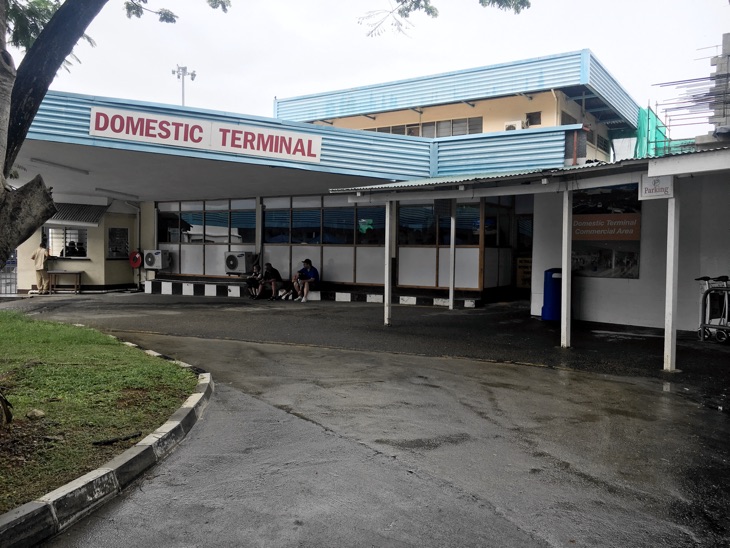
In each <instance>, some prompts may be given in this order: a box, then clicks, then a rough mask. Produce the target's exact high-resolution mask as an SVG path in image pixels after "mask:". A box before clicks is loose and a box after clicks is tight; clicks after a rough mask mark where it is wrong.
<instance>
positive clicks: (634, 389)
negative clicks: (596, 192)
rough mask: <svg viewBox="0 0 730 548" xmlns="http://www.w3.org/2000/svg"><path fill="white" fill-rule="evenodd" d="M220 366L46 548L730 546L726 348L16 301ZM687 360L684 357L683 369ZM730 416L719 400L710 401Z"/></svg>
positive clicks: (312, 315) (328, 313) (342, 312)
mask: <svg viewBox="0 0 730 548" xmlns="http://www.w3.org/2000/svg"><path fill="white" fill-rule="evenodd" d="M0 306H2V307H4V308H6V307H12V308H18V309H21V310H24V311H26V312H27V313H30V314H33V315H34V316H36V317H38V318H40V319H49V320H57V321H66V322H72V323H83V324H85V325H89V326H92V327H96V328H99V329H102V330H104V331H107V332H110V333H113V334H115V335H117V336H119V337H120V338H122V339H125V340H129V341H131V342H135V343H137V344H139V345H140V346H142V347H144V348H150V349H154V350H156V351H158V352H161V353H163V354H166V355H169V356H172V357H176V358H179V359H181V360H183V361H186V362H187V363H191V364H193V365H196V366H198V367H201V368H202V369H205V370H207V371H210V372H211V373H212V375H213V378H214V379H215V380H216V382H217V390H216V393H215V395H214V397H213V399H212V401H211V404H210V405H209V407H208V409H207V410H206V413H205V415H204V416H203V420H202V421H201V422H199V423H198V424H197V425H196V426H195V428H194V429H193V431H192V432H191V433H190V434H189V435H188V437H187V438H186V440H185V441H184V442H183V443H182V444H181V446H180V447H179V448H178V449H177V450H176V451H175V452H174V453H173V454H172V455H171V456H170V457H168V459H167V460H165V461H164V462H163V463H162V464H161V465H159V466H158V467H156V468H155V469H154V470H153V471H151V473H150V474H148V476H147V477H146V478H144V479H143V480H142V481H140V482H139V483H138V484H137V485H136V486H135V487H134V488H132V489H130V490H128V491H126V492H125V493H124V494H123V495H122V496H121V497H119V498H118V499H116V500H115V501H113V502H111V503H110V504H108V505H107V506H105V507H104V508H102V509H101V510H100V511H98V512H96V513H95V514H94V515H93V516H91V517H90V518H88V519H87V520H85V521H83V522H81V523H79V524H78V525H77V526H75V527H73V528H72V529H71V530H70V531H69V532H67V533H66V534H64V535H62V536H60V537H58V538H57V539H55V540H53V541H51V543H49V545H50V546H102V545H103V546H141V545H147V544H150V543H155V544H157V545H160V546H213V545H215V546H616V547H619V546H621V547H623V546H672V547H675V546H680V547H681V546H723V545H727V544H728V543H730V523H729V522H728V518H727V508H728V507H730V472H729V470H730V467H729V466H728V464H729V463H730V443H729V442H728V440H730V421H729V420H728V418H729V415H728V414H727V413H725V412H724V411H725V410H726V408H725V407H724V406H723V403H724V401H725V400H724V398H725V397H726V391H727V375H728V371H727V369H728V367H730V359H728V358H729V357H730V354H729V353H728V352H727V350H728V347H722V346H720V345H717V344H713V345H712V346H710V344H711V343H699V342H696V341H694V340H693V339H691V338H690V337H689V336H687V337H680V348H679V350H678V356H679V360H680V361H679V363H680V368H682V369H683V371H682V373H675V374H672V375H667V374H663V373H662V372H661V353H662V344H661V338H660V337H658V336H657V333H656V332H655V331H652V330H644V329H616V328H615V327H613V328H609V327H607V326H580V328H579V329H576V331H574V339H575V342H576V347H575V348H573V349H568V350H566V349H560V348H558V345H557V342H558V340H559V333H558V331H557V327H556V326H551V325H549V324H545V323H544V322H540V321H539V320H535V319H532V318H530V317H529V314H526V307H525V305H524V303H503V304H500V305H494V306H490V307H487V308H485V309H477V310H462V311H448V310H442V309H433V308H430V309H429V308H420V307H418V308H417V307H396V309H395V310H394V314H393V321H394V325H393V326H392V327H390V328H386V327H383V326H382V307H381V306H379V305H372V304H364V303H363V304H360V303H334V302H319V303H307V304H305V305H302V304H296V303H268V302H266V303H260V302H251V301H235V302H231V301H228V300H225V299H215V298H212V299H211V298H199V299H198V298H189V297H182V298H176V297H169V296H150V295H144V294H109V295H98V296H86V295H81V296H75V297H63V296H53V297H50V298H41V297H38V298H34V299H25V300H23V301H16V302H14V303H5V304H3V305H0ZM685 356H688V357H687V358H686V359H685ZM721 407H722V408H723V409H720V408H721Z"/></svg>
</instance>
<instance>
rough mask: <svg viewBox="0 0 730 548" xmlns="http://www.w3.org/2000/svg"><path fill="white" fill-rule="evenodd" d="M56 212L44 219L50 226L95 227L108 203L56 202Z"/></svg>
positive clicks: (107, 207)
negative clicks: (46, 219)
mask: <svg viewBox="0 0 730 548" xmlns="http://www.w3.org/2000/svg"><path fill="white" fill-rule="evenodd" d="M56 208H57V209H58V211H56V214H55V215H54V216H53V217H51V218H50V219H48V221H46V224H47V225H51V226H81V227H97V226H99V222H101V219H102V217H103V216H104V213H106V211H107V209H109V206H108V205H88V204H66V203H56Z"/></svg>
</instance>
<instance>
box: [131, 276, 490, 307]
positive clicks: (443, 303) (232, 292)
mask: <svg viewBox="0 0 730 548" xmlns="http://www.w3.org/2000/svg"><path fill="white" fill-rule="evenodd" d="M144 290H145V293H147V294H148V295H185V296H190V297H231V298H243V297H248V294H247V293H246V292H245V291H241V284H240V283H238V284H225V283H219V284H214V283H205V282H179V281H164V280H147V281H146V282H145V283H144ZM383 299H384V297H383V295H382V294H377V293H375V294H369V293H350V292H338V291H310V292H309V297H308V300H310V301H337V302H367V303H382V302H383ZM393 303H395V304H402V305H413V306H437V307H439V306H440V307H448V306H449V299H442V298H437V297H407V296H401V297H396V298H394V300H393ZM479 305H480V300H479V299H475V298H467V299H456V300H455V302H454V306H455V307H456V308H476V307H477V306H479Z"/></svg>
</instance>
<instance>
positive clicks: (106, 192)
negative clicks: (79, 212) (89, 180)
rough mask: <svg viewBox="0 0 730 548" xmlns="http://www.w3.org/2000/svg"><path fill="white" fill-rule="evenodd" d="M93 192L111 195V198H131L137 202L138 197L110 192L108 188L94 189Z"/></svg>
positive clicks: (115, 191)
mask: <svg viewBox="0 0 730 548" xmlns="http://www.w3.org/2000/svg"><path fill="white" fill-rule="evenodd" d="M94 190H95V191H96V192H101V193H103V194H111V196H112V197H114V196H120V197H122V198H131V199H132V200H139V196H137V195H136V194H128V193H127V192H119V191H118V190H111V189H109V188H101V187H96V188H95V189H94Z"/></svg>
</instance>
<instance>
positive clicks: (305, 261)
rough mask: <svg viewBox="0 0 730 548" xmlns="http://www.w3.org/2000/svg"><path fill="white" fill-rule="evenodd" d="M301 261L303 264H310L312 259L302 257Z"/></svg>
mask: <svg viewBox="0 0 730 548" xmlns="http://www.w3.org/2000/svg"><path fill="white" fill-rule="evenodd" d="M302 262H303V263H304V264H312V261H310V260H309V259H304V260H303V261H302Z"/></svg>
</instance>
